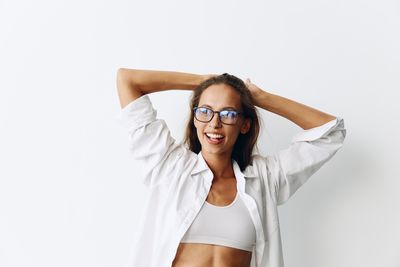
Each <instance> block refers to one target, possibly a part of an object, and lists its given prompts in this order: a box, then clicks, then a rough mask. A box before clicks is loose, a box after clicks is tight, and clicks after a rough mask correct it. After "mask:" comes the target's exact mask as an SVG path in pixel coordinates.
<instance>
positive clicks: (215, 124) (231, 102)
mask: <svg viewBox="0 0 400 267" xmlns="http://www.w3.org/2000/svg"><path fill="white" fill-rule="evenodd" d="M198 106H199V107H208V108H210V109H212V110H214V111H221V110H226V109H234V110H235V111H238V112H242V109H241V103H240V95H239V93H238V92H236V91H235V90H234V89H232V88H231V87H230V86H229V85H226V84H213V85H211V86H209V87H208V88H207V89H205V90H204V91H203V93H202V94H201V96H200V101H199V105H198ZM228 107H230V108H228ZM194 125H195V127H196V129H197V137H198V138H199V141H200V143H201V147H202V151H205V150H206V151H207V152H208V153H217V154H229V155H231V154H232V151H233V146H234V144H235V142H236V139H237V137H238V135H239V134H240V133H242V134H245V133H247V132H248V130H249V129H250V120H249V119H244V117H243V116H242V115H239V116H238V119H237V122H236V124H234V125H228V124H223V123H222V122H221V121H220V119H219V116H218V113H214V117H213V118H212V120H211V121H209V122H201V121H198V120H197V119H196V118H194ZM206 133H219V134H221V135H223V136H224V138H223V139H222V142H220V143H218V144H214V143H212V142H211V140H209V138H208V137H207V136H206Z"/></svg>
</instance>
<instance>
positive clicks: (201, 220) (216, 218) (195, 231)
mask: <svg viewBox="0 0 400 267" xmlns="http://www.w3.org/2000/svg"><path fill="white" fill-rule="evenodd" d="M181 242H182V243H205V244H215V245H222V246H228V247H233V248H238V249H243V250H247V251H252V250H253V246H254V245H255V242H256V230H255V227H254V224H253V221H252V220H251V217H250V214H249V212H248V210H247V208H246V206H245V204H244V203H243V200H242V199H241V198H240V197H239V193H236V197H235V199H234V200H233V201H232V203H231V204H229V205H227V206H215V205H213V204H211V203H208V202H207V201H205V202H204V205H203V206H202V207H201V210H200V212H199V214H198V215H197V216H196V218H195V219H194V221H193V223H192V224H191V225H190V227H189V228H188V230H187V231H186V233H185V235H184V236H183V237H182V239H181Z"/></svg>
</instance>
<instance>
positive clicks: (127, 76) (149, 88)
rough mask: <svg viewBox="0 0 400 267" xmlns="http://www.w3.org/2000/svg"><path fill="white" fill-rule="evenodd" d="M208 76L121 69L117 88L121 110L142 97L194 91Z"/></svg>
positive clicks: (118, 72)
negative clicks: (174, 91) (160, 92)
mask: <svg viewBox="0 0 400 267" xmlns="http://www.w3.org/2000/svg"><path fill="white" fill-rule="evenodd" d="M206 78H207V75H200V74H192V73H185V72H177V71H159V70H142V69H127V68H120V69H118V71H117V88H118V96H119V101H120V104H121V108H124V107H125V106H126V105H127V104H129V103H130V102H132V101H133V100H135V99H137V98H139V97H141V96H142V95H145V94H149V93H154V92H158V91H163V90H172V89H175V90H193V89H194V88H196V86H197V85H198V84H200V83H201V82H202V81H203V80H204V79H206Z"/></svg>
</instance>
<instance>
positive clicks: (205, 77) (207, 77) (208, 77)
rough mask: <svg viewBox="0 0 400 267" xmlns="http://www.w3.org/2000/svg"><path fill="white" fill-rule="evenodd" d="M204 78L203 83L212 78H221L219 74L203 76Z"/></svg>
mask: <svg viewBox="0 0 400 267" xmlns="http://www.w3.org/2000/svg"><path fill="white" fill-rule="evenodd" d="M202 76H203V82H204V81H205V80H208V79H210V78H212V77H216V76H219V75H218V74H203V75H202Z"/></svg>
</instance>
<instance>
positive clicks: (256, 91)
mask: <svg viewBox="0 0 400 267" xmlns="http://www.w3.org/2000/svg"><path fill="white" fill-rule="evenodd" d="M246 85H247V87H248V88H249V90H250V91H251V93H252V96H253V100H254V102H255V103H254V104H255V105H256V106H258V107H260V108H263V109H265V110H268V111H270V112H273V113H275V114H278V115H280V116H283V117H285V118H286V119H288V120H290V121H292V122H294V123H296V124H297V125H298V126H300V127H301V128H303V129H304V130H307V129H311V128H314V127H317V126H321V125H323V124H325V123H327V122H329V121H332V120H334V119H335V118H336V117H335V116H332V115H330V114H327V113H325V112H322V111H320V110H317V109H315V108H312V107H309V106H306V105H304V104H302V103H299V102H296V101H294V100H291V99H288V98H285V97H283V96H279V95H275V94H271V93H269V92H266V91H264V90H262V89H261V88H259V87H257V86H256V85H255V84H253V83H251V82H250V81H249V80H247V81H246Z"/></svg>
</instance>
